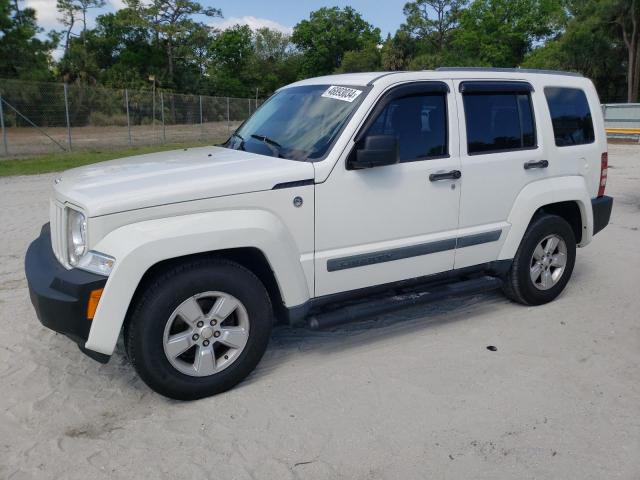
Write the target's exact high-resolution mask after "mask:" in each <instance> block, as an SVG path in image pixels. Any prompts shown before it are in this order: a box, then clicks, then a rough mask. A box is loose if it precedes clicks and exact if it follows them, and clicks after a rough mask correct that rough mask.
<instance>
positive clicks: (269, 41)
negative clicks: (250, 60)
mask: <svg viewBox="0 0 640 480" xmlns="http://www.w3.org/2000/svg"><path fill="white" fill-rule="evenodd" d="M255 51H256V55H257V56H258V58H261V59H263V60H267V59H271V60H273V61H274V62H280V61H282V60H284V59H285V58H286V57H287V56H288V55H289V54H290V52H291V38H290V37H289V35H287V34H286V33H283V32H280V31H278V30H272V29H270V28H266V27H264V28H259V29H258V30H256V31H255Z"/></svg>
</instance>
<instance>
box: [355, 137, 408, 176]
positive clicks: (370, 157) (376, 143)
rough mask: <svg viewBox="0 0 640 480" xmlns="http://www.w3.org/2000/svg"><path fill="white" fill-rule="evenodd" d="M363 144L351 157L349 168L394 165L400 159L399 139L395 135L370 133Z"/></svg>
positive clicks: (358, 168) (359, 168)
mask: <svg viewBox="0 0 640 480" xmlns="http://www.w3.org/2000/svg"><path fill="white" fill-rule="evenodd" d="M361 144H362V145H363V146H362V148H357V149H356V152H355V155H351V157H350V159H349V162H348V164H347V168H348V169H349V170H361V169H363V168H373V167H382V166H384V165H393V164H394V163H398V161H399V160H400V152H399V147H398V139H397V138H396V137H394V136H393V135H369V136H367V137H365V138H364V139H363V140H362V141H361Z"/></svg>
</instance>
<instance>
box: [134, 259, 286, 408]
mask: <svg viewBox="0 0 640 480" xmlns="http://www.w3.org/2000/svg"><path fill="white" fill-rule="evenodd" d="M272 325H273V309H272V306H271V302H270V299H269V295H268V293H267V290H266V289H265V287H264V285H263V284H262V282H260V280H259V279H258V278H257V277H256V276H255V275H254V274H253V273H252V272H251V271H249V270H247V269H246V268H244V267H243V266H241V265H239V264H237V263H235V262H231V261H227V260H223V259H208V260H199V261H193V262H189V263H185V264H182V265H179V266H177V267H173V268H171V269H169V270H167V271H165V272H164V273H163V274H161V275H159V276H158V277H157V278H155V279H154V281H153V282H152V283H151V284H150V285H149V286H148V287H147V288H146V289H145V291H144V292H143V293H142V295H141V296H140V298H139V300H138V301H137V303H136V305H135V307H134V308H133V313H132V314H131V316H130V318H129V321H128V323H127V327H126V329H125V339H126V342H125V344H126V348H127V355H128V357H129V360H130V361H131V363H132V364H133V366H134V368H135V369H136V372H137V373H138V375H140V378H142V380H143V381H144V382H145V383H146V384H147V385H148V386H149V387H151V388H152V389H153V390H155V391H156V392H158V393H160V394H162V395H164V396H167V397H170V398H174V399H177V400H195V399H198V398H203V397H208V396H211V395H215V394H218V393H221V392H224V391H226V390H229V389H230V388H232V387H234V386H235V385H236V384H238V383H239V382H241V381H242V380H243V379H244V378H245V377H246V376H247V375H249V374H250V373H251V372H252V371H253V369H254V368H255V367H256V365H257V364H258V362H259V361H260V359H261V358H262V355H263V354H264V351H265V350H266V347H267V344H268V342H269V337H270V335H271V327H272Z"/></svg>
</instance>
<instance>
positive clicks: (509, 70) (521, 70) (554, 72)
mask: <svg viewBox="0 0 640 480" xmlns="http://www.w3.org/2000/svg"><path fill="white" fill-rule="evenodd" d="M436 71H438V72H502V73H542V74H545V75H566V76H568V77H584V75H582V74H581V73H578V72H563V71H561V70H542V69H537V68H494V67H438V68H436Z"/></svg>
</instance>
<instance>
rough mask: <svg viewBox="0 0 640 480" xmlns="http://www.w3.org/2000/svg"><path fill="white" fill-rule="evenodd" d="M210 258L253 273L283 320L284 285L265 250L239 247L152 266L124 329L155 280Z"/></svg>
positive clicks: (139, 290)
mask: <svg viewBox="0 0 640 480" xmlns="http://www.w3.org/2000/svg"><path fill="white" fill-rule="evenodd" d="M208 259H225V260H230V261H232V262H235V263H237V264H239V265H241V266H243V267H244V268H246V269H247V270H249V271H250V272H252V273H253V274H254V275H255V276H256V277H258V279H259V280H260V281H261V282H262V284H263V285H264V286H265V288H266V289H267V293H268V294H269V298H270V299H271V304H272V305H273V309H274V314H275V315H276V317H277V318H278V319H281V318H282V315H283V314H284V312H285V311H286V307H285V306H284V301H283V299H282V293H281V291H280V285H278V280H277V278H276V275H275V273H274V272H273V269H272V268H271V265H270V264H269V260H268V259H267V257H266V255H265V254H264V252H263V251H262V250H260V249H259V248H256V247H239V248H225V249H221V250H212V251H209V252H200V253H194V254H190V255H183V256H180V257H173V258H167V259H165V260H161V261H159V262H157V263H155V264H154V265H152V266H150V267H149V268H148V269H147V271H146V272H145V273H144V275H143V276H142V278H141V279H140V282H139V283H138V286H137V287H136V290H135V292H134V294H133V297H132V298H131V301H130V302H129V308H128V309H127V314H126V316H125V319H124V327H125V328H126V325H127V322H128V319H129V316H130V314H131V311H132V309H133V307H134V306H135V305H136V303H137V301H138V299H139V298H140V296H141V295H142V293H143V292H144V290H145V289H146V288H147V287H148V286H149V285H150V284H151V283H153V281H154V279H155V278H157V277H158V276H160V275H162V274H163V273H164V272H166V271H167V270H170V269H171V268H173V267H175V266H177V265H180V264H183V263H186V262H193V261H198V260H208Z"/></svg>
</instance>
